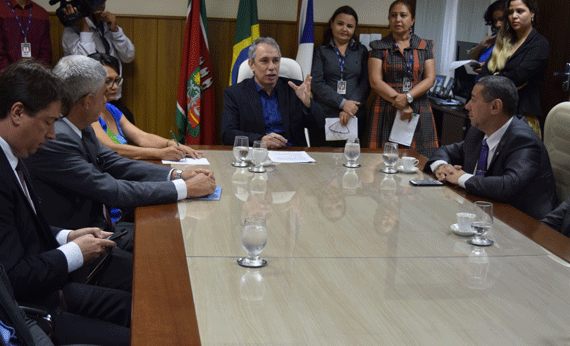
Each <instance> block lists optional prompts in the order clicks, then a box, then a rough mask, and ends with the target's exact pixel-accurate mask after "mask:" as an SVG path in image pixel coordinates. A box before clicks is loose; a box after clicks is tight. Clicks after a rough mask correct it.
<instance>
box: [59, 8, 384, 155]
mask: <svg viewBox="0 0 570 346" xmlns="http://www.w3.org/2000/svg"><path fill="white" fill-rule="evenodd" d="M50 21H51V39H52V48H53V63H54V65H55V63H56V62H57V61H58V60H59V59H60V58H61V57H62V56H63V49H62V46H61V36H62V34H63V29H64V28H63V26H62V25H61V23H60V22H59V19H58V18H57V16H55V14H53V13H51V14H50ZM117 22H118V24H119V26H121V27H122V28H123V30H124V32H125V34H126V35H127V36H128V37H129V38H130V39H131V41H132V42H133V44H134V45H135V60H134V61H133V62H132V63H130V64H124V65H123V77H124V78H125V82H124V83H123V102H124V103H125V104H126V105H127V107H129V109H130V110H131V111H132V112H133V114H134V115H135V121H136V125H137V126H138V127H140V128H141V129H143V130H144V131H147V132H151V133H156V134H158V135H159V136H163V137H165V138H170V133H169V132H170V130H173V131H175V132H176V130H177V128H176V124H175V121H174V119H175V116H174V114H175V109H176V95H177V88H178V74H179V72H180V57H181V55H182V46H183V44H182V42H183V39H184V29H185V25H186V18H185V17H166V16H156V17H155V16H125V15H121V16H117ZM259 26H260V33H261V36H271V37H273V38H275V40H276V41H277V42H278V43H279V45H280V48H281V53H282V54H283V56H285V57H293V58H295V55H296V54H297V40H296V33H297V26H296V23H295V22H291V21H263V20H262V21H260V23H259ZM235 27H236V20H235V19H225V18H208V37H209V47H210V54H211V57H212V65H213V67H214V87H215V90H216V119H217V120H218V123H217V124H218V125H217V126H218V128H217V132H218V133H219V125H220V118H221V113H222V105H223V90H224V88H225V87H226V86H227V85H228V81H229V69H230V64H231V58H232V48H233V41H234V36H235ZM325 28H326V23H315V44H316V45H318V44H320V43H321V40H322V36H323V33H324V31H325ZM388 32H389V29H388V28H387V27H385V26H373V25H362V26H359V27H358V31H357V34H358V33H381V34H382V35H387V34H388ZM220 143H221V142H219V143H217V144H220Z"/></svg>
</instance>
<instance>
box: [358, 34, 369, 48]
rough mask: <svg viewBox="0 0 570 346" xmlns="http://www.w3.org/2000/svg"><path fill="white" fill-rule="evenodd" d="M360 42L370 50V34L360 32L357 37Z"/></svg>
mask: <svg viewBox="0 0 570 346" xmlns="http://www.w3.org/2000/svg"><path fill="white" fill-rule="evenodd" d="M358 40H359V41H360V43H362V44H363V45H364V46H365V47H366V48H367V49H368V50H370V49H371V48H370V34H360V36H359V37H358Z"/></svg>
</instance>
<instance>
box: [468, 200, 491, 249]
mask: <svg viewBox="0 0 570 346" xmlns="http://www.w3.org/2000/svg"><path fill="white" fill-rule="evenodd" d="M492 226H493V204H492V203H489V202H482V201H477V202H475V218H474V219H473V223H472V224H471V227H472V228H473V230H474V231H475V232H476V234H475V236H474V237H472V238H469V239H468V240H467V242H468V243H469V244H472V245H477V246H490V245H493V241H492V240H490V239H487V238H485V234H486V233H487V231H489V229H490V228H491V227H492Z"/></svg>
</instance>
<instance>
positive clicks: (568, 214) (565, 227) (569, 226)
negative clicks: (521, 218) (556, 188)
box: [540, 198, 570, 237]
mask: <svg viewBox="0 0 570 346" xmlns="http://www.w3.org/2000/svg"><path fill="white" fill-rule="evenodd" d="M540 221H541V222H543V223H545V224H547V225H548V226H550V227H552V228H554V229H555V230H557V231H558V232H560V233H562V234H564V235H565V236H567V237H570V198H568V199H567V200H566V201H564V202H562V204H560V205H559V206H558V207H557V208H556V209H554V210H553V211H551V212H550V213H548V215H546V216H545V217H544V219H542V220H540Z"/></svg>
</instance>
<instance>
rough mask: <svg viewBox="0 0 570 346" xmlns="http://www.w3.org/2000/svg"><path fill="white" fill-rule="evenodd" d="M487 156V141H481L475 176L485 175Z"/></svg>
mask: <svg viewBox="0 0 570 346" xmlns="http://www.w3.org/2000/svg"><path fill="white" fill-rule="evenodd" d="M488 155H489V146H488V145H487V140H486V139H484V140H483V146H481V153H479V161H477V173H476V175H485V172H486V171H487V156H488Z"/></svg>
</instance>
